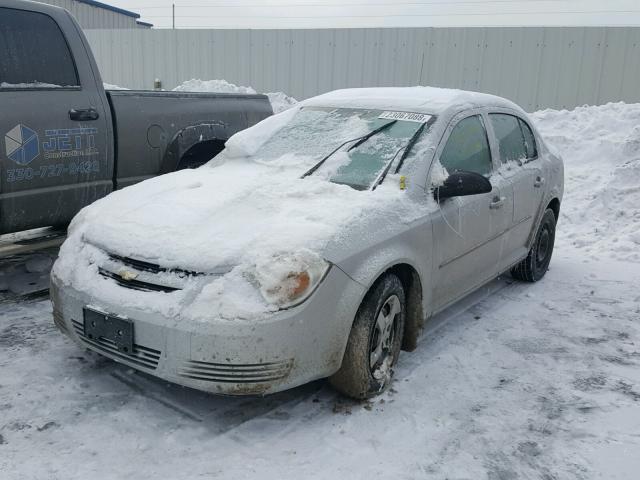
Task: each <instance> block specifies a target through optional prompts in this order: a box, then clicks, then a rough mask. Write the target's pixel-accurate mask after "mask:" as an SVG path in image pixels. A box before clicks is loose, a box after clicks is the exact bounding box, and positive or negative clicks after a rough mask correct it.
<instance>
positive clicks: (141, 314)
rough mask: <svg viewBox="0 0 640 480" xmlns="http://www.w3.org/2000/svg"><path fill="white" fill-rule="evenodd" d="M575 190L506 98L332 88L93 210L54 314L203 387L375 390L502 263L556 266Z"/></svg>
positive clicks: (75, 243) (516, 268)
mask: <svg viewBox="0 0 640 480" xmlns="http://www.w3.org/2000/svg"><path fill="white" fill-rule="evenodd" d="M562 191H563V166H562V161H561V160H560V159H559V158H558V156H557V155H554V154H553V153H552V152H551V151H549V148H548V147H547V146H546V145H545V142H544V141H543V139H542V138H540V136H539V135H538V134H537V133H536V130H535V128H534V127H533V126H532V124H531V122H530V121H529V119H528V117H527V114H526V113H525V112H524V111H523V110H522V109H521V108H519V107H518V106H516V105H515V104H513V103H512V102H510V101H508V100H505V99H502V98H499V97H495V96H491V95H485V94H479V93H473V92H465V91H460V90H448V89H437V88H429V87H411V88H379V89H348V90H339V91H335V92H331V93H328V94H325V95H321V96H318V97H315V98H312V99H309V100H307V101H304V102H302V103H300V104H298V105H297V106H295V107H293V108H291V109H289V110H287V111H285V112H283V113H280V114H278V115H275V116H273V117H269V118H267V119H266V120H264V121H262V122H261V123H259V124H257V125H256V126H254V127H251V128H249V129H247V130H244V131H242V132H240V133H237V134H236V135H234V136H233V137H231V138H230V139H229V140H228V141H227V143H226V148H225V150H223V151H222V152H221V153H220V154H219V155H218V156H217V157H215V158H214V159H213V160H211V161H210V162H209V163H207V164H206V165H204V166H202V167H200V168H197V169H194V170H184V171H179V172H175V173H171V174H167V175H164V176H162V177H158V178H153V179H150V180H147V181H145V182H142V183H141V184H138V185H134V186H131V187H128V188H126V189H123V190H121V191H117V192H114V193H112V194H111V195H109V196H108V197H106V198H104V199H102V200H99V201H97V202H96V203H94V204H93V205H91V206H89V207H87V208H85V209H84V210H82V211H81V212H80V213H79V214H78V215H77V216H76V218H75V219H74V220H73V222H72V224H71V227H70V229H69V234H68V238H67V240H66V241H65V243H64V245H63V246H62V248H61V250H60V256H59V258H58V260H57V261H56V263H55V266H54V268H53V270H52V276H51V280H52V288H51V298H52V301H53V307H54V308H53V312H54V321H55V323H56V325H57V326H58V327H59V328H60V329H61V330H62V331H63V332H64V333H66V334H67V335H68V336H69V337H71V338H72V339H74V340H75V341H76V342H78V343H79V344H80V345H82V346H84V347H87V348H89V349H91V350H94V351H97V352H100V353H101V354H103V355H105V356H107V357H109V358H111V359H113V360H116V361H118V362H121V363H123V364H126V365H128V366H131V367H134V368H137V369H140V370H142V371H144V372H147V373H149V374H152V375H155V376H157V377H160V378H163V379H166V380H169V381H172V382H175V383H179V384H182V385H186V386H189V387H194V388H197V389H201V390H206V391H210V392H217V393H223V394H265V393H271V392H276V391H279V390H283V389H287V388H290V387H293V386H296V385H300V384H303V383H305V382H309V381H311V380H314V379H318V378H323V377H329V380H330V382H331V384H332V385H333V386H334V387H335V388H337V389H338V390H339V391H341V392H343V393H345V394H347V395H350V396H352V397H356V398H365V397H370V396H373V395H375V394H377V393H379V392H381V391H383V390H384V389H385V388H386V387H387V386H388V385H389V383H390V381H391V376H392V370H393V367H394V365H395V363H396V361H397V359H398V355H399V352H400V350H401V349H404V350H412V349H414V348H415V347H416V342H417V339H418V336H419V333H420V331H421V329H422V327H423V325H424V324H425V321H426V320H427V319H429V318H430V317H432V316H433V315H434V314H435V313H437V312H439V311H442V310H443V309H445V308H446V307H448V306H449V305H451V304H453V303H454V302H456V301H457V300H459V299H460V298H462V297H464V296H465V295H467V294H468V293H470V292H471V291H473V290H474V289H476V288H478V287H479V286H481V285H483V284H485V283H486V282H488V281H490V280H492V279H493V278H495V277H496V276H498V275H499V274H502V273H504V272H507V271H511V273H512V275H513V276H514V277H516V278H518V279H521V280H526V281H536V280H539V279H540V278H542V276H543V275H544V274H545V272H546V270H547V267H548V265H549V261H550V259H551V253H552V250H553V242H554V235H555V226H556V220H557V218H558V214H559V209H560V202H561V200H562Z"/></svg>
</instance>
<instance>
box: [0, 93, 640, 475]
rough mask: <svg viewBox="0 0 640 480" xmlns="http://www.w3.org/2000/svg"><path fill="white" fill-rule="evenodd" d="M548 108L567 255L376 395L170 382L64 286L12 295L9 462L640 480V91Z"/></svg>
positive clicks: (541, 119) (460, 314)
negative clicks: (251, 393) (99, 331)
mask: <svg viewBox="0 0 640 480" xmlns="http://www.w3.org/2000/svg"><path fill="white" fill-rule="evenodd" d="M533 118H534V121H535V122H536V125H537V128H538V129H539V131H540V132H541V133H542V135H544V136H545V138H547V140H548V142H549V144H550V145H551V147H553V148H554V149H555V150H557V151H559V152H561V154H562V155H563V157H564V161H565V182H566V184H565V186H566V189H565V196H564V201H563V204H562V208H561V216H560V221H559V224H558V231H557V239H556V249H555V253H554V257H553V260H552V262H551V269H550V271H549V272H548V273H547V275H546V276H545V278H544V279H543V280H542V281H540V282H538V283H536V284H526V283H520V282H514V281H512V280H511V279H509V278H508V277H507V278H502V279H498V280H496V281H495V282H493V283H491V284H490V285H488V286H487V287H485V288H483V289H481V290H480V291H479V292H476V293H475V294H473V295H472V296H471V297H469V298H468V299H466V300H465V301H463V302H462V303H461V304H459V305H457V306H455V307H453V308H452V309H450V310H449V311H447V312H444V313H443V314H441V315H439V316H438V317H436V318H434V319H432V320H431V321H430V323H429V325H428V327H427V330H426V331H425V333H424V335H423V339H422V341H421V343H420V344H419V345H418V349H417V350H416V351H415V352H412V353H406V352H403V354H402V355H401V356H400V361H399V365H398V367H397V368H396V371H395V374H394V378H395V381H394V383H393V384H392V389H391V390H389V391H388V392H387V393H385V394H383V395H382V396H381V397H378V398H375V399H373V400H371V401H368V402H353V401H349V400H345V399H343V398H341V397H339V396H338V395H337V394H336V393H334V392H333V391H332V390H331V389H330V388H329V387H328V386H327V385H326V384H325V383H324V382H321V381H320V382H315V383H312V384H309V385H305V386H303V387H300V388H297V389H295V390H292V391H289V392H283V393H281V394H276V395H273V396H270V397H266V398H246V399H238V398H223V397H215V396H210V395H207V394H204V393H201V392H197V391H193V390H189V389H186V388H182V387H177V386H174V385H168V384H166V383H164V382H161V381H158V380H155V379H153V378H150V377H147V376H145V375H143V374H140V373H136V372H134V371H132V370H129V369H127V368H124V367H122V366H119V365H117V364H115V363H114V362H111V361H109V360H106V359H104V358H102V357H100V356H98V355H96V354H92V353H89V352H83V351H81V350H80V349H78V348H77V346H76V345H75V344H73V343H72V342H71V341H70V340H69V339H67V338H66V337H65V336H64V335H62V334H61V333H60V332H58V331H57V330H56V329H55V327H54V326H53V323H52V320H51V306H50V303H49V302H48V301H46V300H45V301H36V302H23V303H15V302H9V303H6V302H5V303H0V315H1V321H0V322H1V323H0V371H1V372H2V375H1V376H0V472H2V478H3V479H5V478H6V479H7V480H18V479H19V480H25V479H26V480H30V479H34V480H35V479H42V478H65V479H75V478H78V479H82V478H99V479H103V478H104V479H111V478H113V479H116V478H123V477H125V476H130V475H131V472H138V473H140V475H142V476H145V477H151V476H166V477H169V478H180V479H185V480H186V479H195V478H203V477H204V478H209V477H220V478H256V477H260V478H291V479H299V478H321V479H325V478H326V479H336V478H362V479H365V478H372V477H379V478H390V477H393V478H433V479H443V478H456V479H485V478H486V479H489V480H495V479H516V478H544V479H548V480H551V479H563V480H564V479H575V480H585V479H598V478H603V479H607V480H628V479H631V478H636V477H637V472H638V471H639V470H640V437H638V432H639V431H640V415H639V414H638V405H639V404H640V403H639V402H640V351H639V349H638V345H640V325H639V324H638V319H639V318H640V296H639V293H638V292H639V291H640V268H638V263H640V258H639V257H638V237H637V232H638V231H639V228H638V227H639V226H640V225H638V222H639V221H640V200H639V198H638V195H639V193H638V192H639V190H640V189H639V187H638V186H637V183H638V182H637V179H638V178H640V177H639V176H638V174H639V173H640V172H639V169H640V128H639V127H638V126H639V125H640V104H635V105H625V104H621V103H618V104H608V105H604V106H599V107H581V108H578V109H575V110H573V111H552V110H545V111H542V112H536V113H535V114H533ZM184 180H185V183H184V185H185V186H190V185H191V186H193V185H194V183H188V182H187V179H186V178H185V179H184ZM194 188H195V189H197V188H199V187H194ZM185 191H187V190H185ZM156 193H157V194H158V195H160V194H161V193H162V192H161V190H158V192H156ZM338 208H339V207H338ZM40 267H41V265H40V264H39V260H37V259H36V261H34V262H32V263H31V269H33V270H35V271H39V270H40ZM114 439H117V441H114ZM114 459H117V461H114Z"/></svg>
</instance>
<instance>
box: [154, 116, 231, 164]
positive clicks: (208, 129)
mask: <svg viewBox="0 0 640 480" xmlns="http://www.w3.org/2000/svg"><path fill="white" fill-rule="evenodd" d="M227 126H228V125H226V124H225V123H224V122H218V121H214V122H209V123H201V124H199V125H191V126H189V127H186V128H184V129H182V130H180V131H179V132H178V133H176V134H175V135H174V137H173V138H172V139H171V141H170V142H169V144H168V145H167V148H166V150H165V153H164V157H163V159H162V165H161V168H160V173H169V172H173V171H175V170H181V169H183V168H195V167H199V166H200V165H202V164H204V163H206V162H208V161H209V160H211V159H212V158H213V157H215V156H216V155H217V154H218V153H220V152H221V151H222V149H223V148H224V142H225V141H226V140H227V137H228V132H227Z"/></svg>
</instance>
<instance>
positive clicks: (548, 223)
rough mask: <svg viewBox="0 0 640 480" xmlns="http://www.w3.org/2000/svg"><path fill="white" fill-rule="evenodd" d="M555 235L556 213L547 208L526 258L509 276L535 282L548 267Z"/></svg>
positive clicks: (542, 275)
mask: <svg viewBox="0 0 640 480" xmlns="http://www.w3.org/2000/svg"><path fill="white" fill-rule="evenodd" d="M555 237H556V215H555V213H553V210H551V209H550V208H548V209H547V210H546V211H545V212H544V215H543V216H542V221H541V222H540V226H539V227H538V231H537V232H536V238H535V241H534V242H533V246H532V247H531V250H529V254H528V255H527V258H525V259H524V260H522V261H521V262H520V263H519V264H517V265H516V266H515V267H513V268H512V269H511V276H513V278H515V279H517V280H522V281H524V282H537V281H538V280H540V279H541V278H542V277H544V274H545V273H547V270H548V269H549V262H551V255H552V254H553V244H554V241H555Z"/></svg>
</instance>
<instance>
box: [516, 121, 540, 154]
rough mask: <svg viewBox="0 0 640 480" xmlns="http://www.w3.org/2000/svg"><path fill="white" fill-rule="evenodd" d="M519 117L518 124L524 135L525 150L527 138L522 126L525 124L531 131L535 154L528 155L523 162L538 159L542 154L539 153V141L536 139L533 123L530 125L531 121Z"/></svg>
mask: <svg viewBox="0 0 640 480" xmlns="http://www.w3.org/2000/svg"><path fill="white" fill-rule="evenodd" d="M517 118H518V125H520V131H521V132H522V137H523V138H524V147H525V150H526V148H527V138H526V136H525V134H524V129H523V127H522V125H523V124H524V125H525V126H526V127H527V128H528V129H529V132H531V138H533V153H534V155H533V156H532V157H529V156H527V159H526V160H525V161H524V162H523V163H529V162H532V161H534V160H536V159H537V158H538V157H539V156H540V154H539V153H538V141H537V140H536V134H535V133H533V128H531V125H529V123H528V122H527V121H526V120H524V119H523V118H522V117H517Z"/></svg>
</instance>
